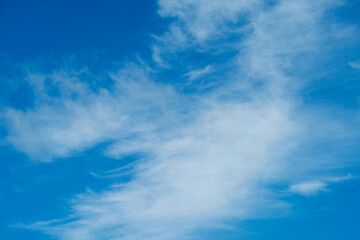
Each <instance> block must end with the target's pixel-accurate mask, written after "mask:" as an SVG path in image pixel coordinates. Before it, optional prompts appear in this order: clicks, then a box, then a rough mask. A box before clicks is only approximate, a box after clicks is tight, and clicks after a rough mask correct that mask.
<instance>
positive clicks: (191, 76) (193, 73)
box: [185, 65, 214, 81]
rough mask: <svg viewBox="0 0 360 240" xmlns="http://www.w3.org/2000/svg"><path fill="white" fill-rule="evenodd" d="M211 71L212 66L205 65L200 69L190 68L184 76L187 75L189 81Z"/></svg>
mask: <svg viewBox="0 0 360 240" xmlns="http://www.w3.org/2000/svg"><path fill="white" fill-rule="evenodd" d="M212 71H214V70H213V66H211V65H207V66H206V67H204V68H201V69H194V70H191V71H189V72H188V73H186V74H185V76H187V77H188V78H189V80H190V81H193V80H195V79H197V78H199V77H203V76H204V75H206V74H208V73H211V72H212Z"/></svg>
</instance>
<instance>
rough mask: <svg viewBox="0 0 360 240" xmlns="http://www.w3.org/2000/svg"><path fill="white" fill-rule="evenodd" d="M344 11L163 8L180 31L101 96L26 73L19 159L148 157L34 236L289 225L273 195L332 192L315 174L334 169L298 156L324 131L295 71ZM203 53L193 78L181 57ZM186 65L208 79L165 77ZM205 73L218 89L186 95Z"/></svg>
mask: <svg viewBox="0 0 360 240" xmlns="http://www.w3.org/2000/svg"><path fill="white" fill-rule="evenodd" d="M335 5H336V4H335V1H334V2H333V1H316V2H314V1H307V0H301V1H276V2H272V3H271V4H266V3H264V2H261V1H228V2H224V1H159V14H160V15H161V16H163V17H172V18H174V21H173V23H172V24H171V25H170V27H169V31H168V32H166V33H164V34H163V35H162V36H158V37H157V38H156V39H157V40H156V43H154V45H153V46H152V47H153V49H154V55H153V59H152V61H154V62H155V64H149V65H152V66H153V67H152V68H151V67H149V65H147V64H142V63H133V64H128V65H125V66H124V67H123V68H122V69H121V70H120V71H119V72H116V71H114V72H116V73H110V74H109V76H110V77H111V79H112V85H111V87H109V88H101V87H99V88H98V89H96V90H93V89H91V88H90V87H89V85H88V84H87V83H86V81H84V79H83V78H82V77H81V76H80V75H77V74H69V73H67V72H62V71H60V72H59V71H54V72H53V73H51V74H47V75H46V74H32V73H30V74H29V75H28V78H29V81H30V82H31V83H32V84H33V86H34V89H35V90H34V91H37V96H38V98H37V100H36V101H35V106H34V108H32V109H29V110H27V111H20V110H14V109H8V110H7V111H6V112H5V118H6V119H7V121H8V129H9V137H8V140H9V142H11V143H12V144H13V145H14V146H15V147H17V148H18V149H19V150H20V151H23V152H25V153H27V154H28V155H29V156H30V157H32V158H33V159H35V160H36V159H37V160H41V161H46V160H47V161H50V160H52V159H54V158H61V157H68V156H71V155H72V154H73V153H74V152H77V151H82V150H84V149H88V148H91V147H93V146H96V145H97V144H99V143H102V142H110V143H109V145H108V148H107V149H106V151H105V154H107V155H108V156H110V157H113V158H121V157H122V156H124V155H128V154H133V153H134V154H136V153H142V154H143V155H142V157H143V158H142V159H141V160H139V161H138V162H137V163H136V164H134V165H132V166H131V171H130V174H131V175H132V180H131V181H129V182H127V183H120V184H116V182H115V184H114V186H113V187H111V188H110V189H108V190H104V191H102V192H99V193H87V194H83V195H81V196H79V197H77V198H76V199H75V200H74V203H73V205H72V206H71V209H72V215H71V217H70V218H69V219H64V220H59V221H55V222H50V223H49V222H39V223H36V224H33V225H30V226H29V227H31V228H36V229H41V230H43V231H45V232H47V233H49V234H52V235H54V236H56V237H57V238H58V239H77V240H82V239H87V240H89V239H129V240H133V239H160V240H161V239H201V236H199V235H198V231H199V230H201V229H207V228H214V229H216V228H225V227H226V226H227V224H228V222H230V221H231V220H234V219H235V220H243V219H251V218H261V217H264V216H271V215H272V213H274V212H276V213H277V214H279V213H280V214H281V213H282V212H283V211H285V210H286V209H287V208H288V207H289V206H288V204H287V203H286V202H284V201H282V200H281V198H280V197H279V194H278V193H277V190H276V188H275V187H274V186H275V185H279V184H282V185H285V186H286V187H284V188H285V189H287V188H289V190H290V192H293V193H300V194H302V195H312V194H315V193H318V192H319V191H322V190H325V189H326V186H327V184H326V183H325V182H323V181H315V180H312V179H317V178H315V177H316V176H315V177H314V176H312V174H311V173H310V170H314V169H318V168H321V167H322V166H324V165H325V164H326V163H328V162H313V163H311V164H308V162H302V161H303V158H304V157H302V156H296V157H294V155H293V154H294V152H295V153H299V152H298V151H297V149H298V147H299V146H301V145H302V144H303V143H304V142H306V141H308V139H309V138H306V137H305V136H304V135H306V134H313V132H316V131H317V130H318V129H317V128H316V127H317V126H316V127H311V126H308V122H306V118H300V117H299V116H300V115H302V113H303V112H301V111H302V110H299V107H298V106H299V105H301V100H300V99H301V96H300V95H299V94H298V90H299V89H300V88H301V85H303V84H306V82H307V81H311V79H306V80H303V79H302V78H303V76H304V75H303V74H302V73H303V72H302V71H301V70H299V66H300V67H303V68H306V69H314V66H313V65H316V61H315V60H314V59H316V56H315V55H316V54H317V53H318V52H319V51H323V50H322V49H321V47H320V46H321V44H322V43H324V42H326V41H329V38H330V37H331V36H330V35H327V34H325V31H324V26H323V23H322V21H323V15H324V14H325V13H326V11H328V10H329V9H330V8H331V7H334V6H335ZM222 48H224V49H222ZM225 48H226V49H225ZM222 50H223V51H222ZM223 52H231V54H229V57H227V58H224V57H223V55H222V53H223ZM203 53H206V54H207V56H211V57H209V58H206V60H204V61H198V62H196V63H195V65H196V66H195V67H194V66H193V65H194V64H192V63H193V62H191V63H189V64H188V65H187V64H186V62H185V63H184V62H182V61H181V60H180V61H179V60H176V59H177V57H178V56H182V55H181V54H184V55H187V56H189V55H190V56H192V55H198V54H203ZM174 54H175V55H176V54H178V55H177V56H173V55H174ZM226 56H228V55H226ZM224 59H225V60H224ZM179 62H180V63H179ZM219 62H221V63H220V64H219ZM156 63H157V64H158V65H156ZM183 65H186V67H185V68H184V69H186V70H188V69H200V70H193V71H192V72H187V73H185V75H184V73H183V72H181V71H180V72H181V73H180V74H179V75H180V80H179V81H177V82H171V81H169V80H168V79H161V78H160V77H159V76H160V74H157V73H156V71H168V70H169V69H171V68H180V69H181V66H183ZM189 65H191V66H189ZM215 65H216V66H219V67H217V68H214V69H213V68H211V67H208V66H215ZM179 66H180V67H179ZM224 66H226V68H225V67H224ZM154 68H156V69H154ZM223 69H226V71H224V72H222V70H223ZM155 70H156V71H155ZM186 74H187V75H186ZM207 74H215V75H216V76H217V79H222V81H221V82H220V83H219V82H217V84H215V85H214V86H215V87H213V88H211V89H209V90H208V91H199V92H196V90H195V91H194V92H191V93H187V92H186V87H185V85H186V84H187V83H188V80H187V77H189V78H193V79H195V78H197V77H199V76H202V77H203V78H207V77H208V76H207ZM90 77H91V76H90ZM92 77H95V78H96V77H98V76H92ZM100 77H103V76H100ZM107 77H108V76H107ZM299 81H301V83H300V82H299ZM169 82H170V84H169ZM50 89H53V90H54V89H55V90H56V91H55V90H54V91H50ZM54 92H55V93H54ZM303 108H304V107H303ZM303 108H302V109H303ZM329 121H330V120H329ZM323 124H325V123H323ZM327 134H328V135H327V136H329V137H330V136H331V135H332V134H333V132H331V131H330V130H329V131H328V132H327ZM331 137H334V138H336V136H331ZM312 141H314V140H312ZM306 143H307V144H309V143H308V142H306ZM302 149H303V150H304V148H302ZM305 155H306V154H305ZM295 166H296V167H295ZM299 169H300V170H299ZM121 171H122V170H121V169H118V170H117V172H119V173H121ZM126 171H128V169H126ZM109 174H110V175H112V173H109ZM304 178H306V179H305V180H304V181H302V182H298V183H296V184H292V183H293V182H296V181H298V179H304ZM114 181H115V180H114ZM287 186H289V187H287Z"/></svg>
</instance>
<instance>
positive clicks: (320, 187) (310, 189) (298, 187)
mask: <svg viewBox="0 0 360 240" xmlns="http://www.w3.org/2000/svg"><path fill="white" fill-rule="evenodd" d="M326 186H327V184H326V183H323V182H319V181H311V182H303V183H298V184H294V185H291V186H290V191H291V192H293V193H298V194H301V195H304V196H311V195H316V194H317V193H319V192H320V191H326V190H327V189H326Z"/></svg>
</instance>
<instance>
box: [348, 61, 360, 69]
mask: <svg viewBox="0 0 360 240" xmlns="http://www.w3.org/2000/svg"><path fill="white" fill-rule="evenodd" d="M349 65H350V67H352V68H354V69H360V63H357V62H349Z"/></svg>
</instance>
